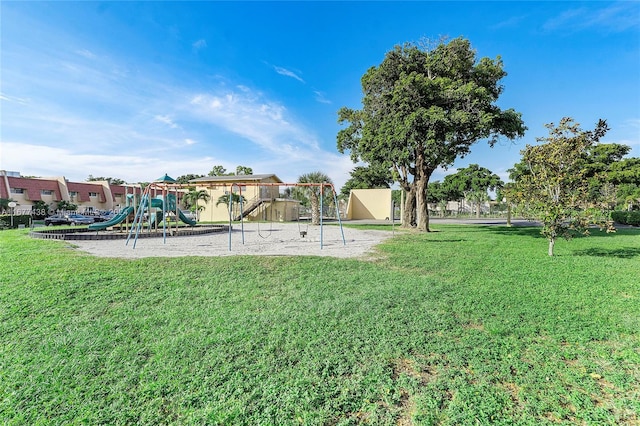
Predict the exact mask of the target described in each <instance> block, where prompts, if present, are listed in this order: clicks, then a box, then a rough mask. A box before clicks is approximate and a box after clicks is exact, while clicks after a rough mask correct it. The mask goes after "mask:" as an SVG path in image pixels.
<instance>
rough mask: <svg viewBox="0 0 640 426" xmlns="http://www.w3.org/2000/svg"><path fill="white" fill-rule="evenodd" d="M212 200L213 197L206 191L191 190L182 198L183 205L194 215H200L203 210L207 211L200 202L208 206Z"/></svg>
mask: <svg viewBox="0 0 640 426" xmlns="http://www.w3.org/2000/svg"><path fill="white" fill-rule="evenodd" d="M210 199H211V195H209V193H208V192H207V190H206V189H199V190H198V189H196V188H189V192H187V193H186V194H184V196H183V197H182V204H184V207H185V208H186V209H188V210H190V211H191V212H193V213H196V214H198V213H199V212H201V211H202V210H204V209H205V206H204V205H202V204H200V203H199V201H202V202H203V204H206V203H207V202H209V200H210Z"/></svg>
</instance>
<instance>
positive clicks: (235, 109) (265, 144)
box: [191, 92, 318, 157]
mask: <svg viewBox="0 0 640 426" xmlns="http://www.w3.org/2000/svg"><path fill="white" fill-rule="evenodd" d="M191 105H192V107H193V111H192V112H193V114H196V115H197V116H198V117H199V118H200V119H202V120H206V121H208V122H210V123H211V124H214V125H216V126H219V127H222V128H223V129H225V130H227V131H229V132H232V133H234V134H236V135H239V136H241V137H243V138H246V139H247V140H249V141H251V142H253V143H254V144H256V145H258V146H260V147H261V148H263V149H265V150H267V151H269V152H272V153H274V154H287V155H292V156H294V157H295V156H297V153H298V152H299V151H300V150H301V147H306V148H310V149H318V142H317V140H316V139H315V137H314V136H313V135H312V134H311V133H310V132H308V131H307V130H306V129H304V128H303V127H301V126H298V125H296V124H295V123H293V122H292V121H290V120H289V119H288V118H287V109H286V108H285V107H284V106H283V105H281V104H280V103H278V102H275V101H271V100H267V99H264V98H263V97H262V96H261V95H260V94H259V93H258V92H242V93H239V92H226V93H219V94H212V93H200V94H196V95H194V96H193V97H192V99H191Z"/></svg>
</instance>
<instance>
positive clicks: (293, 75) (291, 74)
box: [273, 65, 304, 83]
mask: <svg viewBox="0 0 640 426" xmlns="http://www.w3.org/2000/svg"><path fill="white" fill-rule="evenodd" d="M273 69H274V70H275V71H276V72H277V73H278V74H280V75H284V76H286V77H291V78H295V79H296V80H298V81H300V82H302V83H304V80H303V79H302V77H300V76H299V75H298V74H296V73H295V72H293V71H291V70H288V69H286V68H282V67H278V66H275V65H274V66H273Z"/></svg>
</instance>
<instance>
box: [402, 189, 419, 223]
mask: <svg viewBox="0 0 640 426" xmlns="http://www.w3.org/2000/svg"><path fill="white" fill-rule="evenodd" d="M414 226H416V191H415V187H414V186H413V185H412V186H410V187H409V190H408V191H407V190H405V199H404V212H403V216H402V227H403V228H413V227H414Z"/></svg>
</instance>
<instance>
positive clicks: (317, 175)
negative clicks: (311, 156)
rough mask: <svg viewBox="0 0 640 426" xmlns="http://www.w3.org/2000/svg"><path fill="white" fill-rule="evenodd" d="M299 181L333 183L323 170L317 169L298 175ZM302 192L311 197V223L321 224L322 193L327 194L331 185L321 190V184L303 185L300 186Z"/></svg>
mask: <svg viewBox="0 0 640 426" xmlns="http://www.w3.org/2000/svg"><path fill="white" fill-rule="evenodd" d="M298 183H330V184H333V182H332V181H331V178H330V177H329V176H328V175H326V174H325V173H323V172H320V171H315V172H311V173H305V174H303V175H301V176H299V177H298ZM300 188H301V192H302V193H303V194H305V195H306V196H308V197H309V201H310V203H311V224H312V225H319V224H320V215H321V214H322V212H321V211H320V195H322V196H324V195H326V194H327V191H328V190H329V188H330V187H324V186H323V187H322V189H323V190H324V192H323V191H321V190H320V185H318V186H311V185H310V186H303V187H300Z"/></svg>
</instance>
